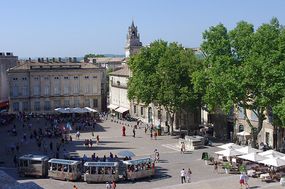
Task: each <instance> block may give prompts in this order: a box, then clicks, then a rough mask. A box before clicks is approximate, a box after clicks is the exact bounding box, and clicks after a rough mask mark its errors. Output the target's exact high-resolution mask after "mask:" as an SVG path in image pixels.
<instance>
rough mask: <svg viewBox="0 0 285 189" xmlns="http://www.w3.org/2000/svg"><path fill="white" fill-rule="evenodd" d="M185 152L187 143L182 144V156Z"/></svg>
mask: <svg viewBox="0 0 285 189" xmlns="http://www.w3.org/2000/svg"><path fill="white" fill-rule="evenodd" d="M184 152H185V143H184V142H181V154H184Z"/></svg>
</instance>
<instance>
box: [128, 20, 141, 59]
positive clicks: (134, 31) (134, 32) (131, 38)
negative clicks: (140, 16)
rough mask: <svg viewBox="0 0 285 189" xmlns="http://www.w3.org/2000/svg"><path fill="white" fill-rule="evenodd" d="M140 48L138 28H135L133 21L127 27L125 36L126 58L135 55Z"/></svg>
mask: <svg viewBox="0 0 285 189" xmlns="http://www.w3.org/2000/svg"><path fill="white" fill-rule="evenodd" d="M141 47H142V42H140V34H139V33H138V28H137V26H135V24H134V21H132V25H131V26H130V27H129V30H128V34H127V43H126V47H125V55H126V57H130V56H132V55H133V54H136V53H137V52H138V51H139V50H140V48H141Z"/></svg>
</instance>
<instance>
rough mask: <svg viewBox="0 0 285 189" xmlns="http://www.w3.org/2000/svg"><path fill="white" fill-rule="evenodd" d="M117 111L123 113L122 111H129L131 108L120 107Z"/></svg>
mask: <svg viewBox="0 0 285 189" xmlns="http://www.w3.org/2000/svg"><path fill="white" fill-rule="evenodd" d="M115 111H116V112H119V113H121V114H122V113H124V112H126V111H129V109H128V108H123V107H119V108H118V109H116V110H115Z"/></svg>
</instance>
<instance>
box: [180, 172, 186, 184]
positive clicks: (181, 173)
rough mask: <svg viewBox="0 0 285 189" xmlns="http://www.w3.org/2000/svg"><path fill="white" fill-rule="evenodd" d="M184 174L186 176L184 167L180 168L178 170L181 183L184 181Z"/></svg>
mask: <svg viewBox="0 0 285 189" xmlns="http://www.w3.org/2000/svg"><path fill="white" fill-rule="evenodd" d="M185 176H186V172H185V170H184V169H182V170H181V171H180V177H181V184H183V183H184V182H186V178H185Z"/></svg>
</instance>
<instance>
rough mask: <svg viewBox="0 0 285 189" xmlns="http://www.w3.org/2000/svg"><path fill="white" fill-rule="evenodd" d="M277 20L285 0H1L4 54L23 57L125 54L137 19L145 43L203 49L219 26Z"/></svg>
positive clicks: (282, 18) (284, 15)
mask: <svg viewBox="0 0 285 189" xmlns="http://www.w3.org/2000/svg"><path fill="white" fill-rule="evenodd" d="M272 17H277V18H278V19H279V22H280V23H281V24H283V25H285V0H46V1H44V0H0V18H1V21H0V22H1V25H0V51H1V52H13V53H14V54H15V55H17V56H19V57H68V56H84V55H85V54H87V53H96V54H124V47H125V43H126V35H127V31H128V26H129V25H130V24H131V22H132V20H134V22H135V25H137V26H138V30H139V33H140V36H141V41H142V43H143V45H147V44H149V43H151V42H152V41H154V40H157V39H163V40H166V41H169V42H174V41H175V42H178V43H181V44H182V45H183V46H185V47H199V46H200V44H201V42H202V41H203V39H202V33H203V32H204V31H205V30H207V29H208V28H209V27H211V26H214V25H217V24H219V23H222V24H224V25H225V26H226V27H227V28H228V29H229V30H230V29H232V28H234V27H235V25H236V23H237V22H239V21H241V20H245V21H247V22H249V23H252V24H254V26H255V27H256V28H258V27H259V26H260V25H261V24H262V23H268V22H269V21H270V20H271V18H272Z"/></svg>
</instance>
